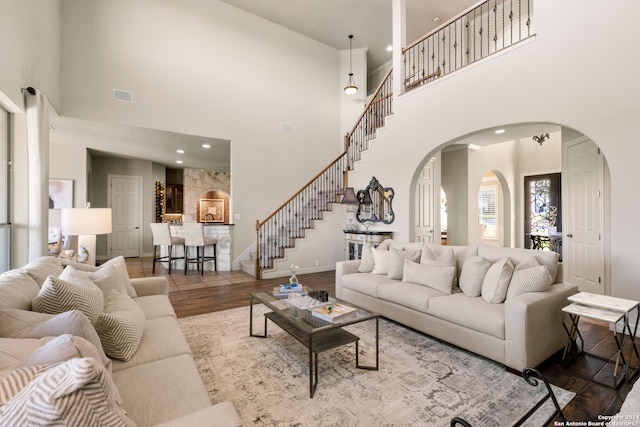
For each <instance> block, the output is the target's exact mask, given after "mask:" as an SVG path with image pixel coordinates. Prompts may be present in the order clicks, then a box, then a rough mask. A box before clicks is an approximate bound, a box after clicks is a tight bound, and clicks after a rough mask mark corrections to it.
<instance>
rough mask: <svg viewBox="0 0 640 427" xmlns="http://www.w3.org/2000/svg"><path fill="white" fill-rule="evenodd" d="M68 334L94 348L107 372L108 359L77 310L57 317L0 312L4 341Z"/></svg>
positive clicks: (17, 311)
mask: <svg viewBox="0 0 640 427" xmlns="http://www.w3.org/2000/svg"><path fill="white" fill-rule="evenodd" d="M63 334H71V335H74V336H77V337H82V338H84V339H86V340H88V341H89V342H90V343H91V344H93V346H94V347H96V349H97V351H98V354H99V356H100V360H101V361H102V363H103V364H104V366H105V367H106V368H107V370H108V371H109V372H111V359H109V358H108V357H107V355H106V354H105V353H104V350H103V349H102V343H101V342H100V337H99V336H98V333H97V332H96V330H95V328H94V327H93V325H92V324H91V322H90V321H89V318H88V317H87V316H85V315H84V314H82V312H80V311H78V310H71V311H65V312H64V313H60V314H57V315H53V314H45V313H37V312H34V311H25V310H15V309H7V310H2V311H0V336H1V337H6V338H43V337H57V336H59V335H63Z"/></svg>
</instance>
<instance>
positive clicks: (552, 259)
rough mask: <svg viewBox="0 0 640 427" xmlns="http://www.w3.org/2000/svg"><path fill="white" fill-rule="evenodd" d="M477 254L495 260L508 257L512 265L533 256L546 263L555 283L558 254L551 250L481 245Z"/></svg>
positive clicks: (543, 263) (541, 262)
mask: <svg viewBox="0 0 640 427" xmlns="http://www.w3.org/2000/svg"><path fill="white" fill-rule="evenodd" d="M478 255H480V256H482V257H485V258H486V259H488V260H489V261H491V262H492V263H493V262H496V261H498V260H500V259H502V258H506V257H509V258H510V259H511V262H512V263H513V265H514V266H517V265H518V264H520V263H521V262H522V261H524V260H525V259H527V258H529V257H531V256H533V257H535V258H536V259H537V260H538V261H539V262H540V264H541V265H546V266H547V268H548V269H549V274H550V275H551V280H552V281H553V282H554V283H555V281H556V273H557V272H558V259H559V257H560V255H558V254H557V253H556V252H551V251H537V250H533V249H521V248H499V247H496V246H489V245H482V246H480V247H479V248H478Z"/></svg>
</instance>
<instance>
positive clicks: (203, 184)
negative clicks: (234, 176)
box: [182, 168, 231, 222]
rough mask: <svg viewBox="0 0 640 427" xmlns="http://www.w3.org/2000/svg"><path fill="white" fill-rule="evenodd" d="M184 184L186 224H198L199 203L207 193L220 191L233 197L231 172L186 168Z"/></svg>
mask: <svg viewBox="0 0 640 427" xmlns="http://www.w3.org/2000/svg"><path fill="white" fill-rule="evenodd" d="M182 184H183V192H184V194H183V202H184V222H196V211H197V208H198V201H199V200H200V199H201V198H202V197H203V195H204V194H206V193H207V192H210V191H220V192H223V193H226V194H227V195H228V196H229V197H231V174H230V173H229V172H220V171H212V170H204V169H190V168H185V169H184V181H183V183H182ZM205 198H206V197H205Z"/></svg>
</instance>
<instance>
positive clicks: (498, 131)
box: [495, 129, 506, 134]
mask: <svg viewBox="0 0 640 427" xmlns="http://www.w3.org/2000/svg"><path fill="white" fill-rule="evenodd" d="M505 132H506V130H504V129H497V130H496V131H495V133H497V134H501V133H505Z"/></svg>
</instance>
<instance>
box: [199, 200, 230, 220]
mask: <svg viewBox="0 0 640 427" xmlns="http://www.w3.org/2000/svg"><path fill="white" fill-rule="evenodd" d="M199 222H224V200H223V199H200V218H199Z"/></svg>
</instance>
